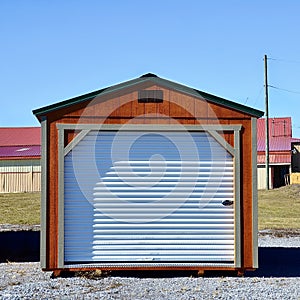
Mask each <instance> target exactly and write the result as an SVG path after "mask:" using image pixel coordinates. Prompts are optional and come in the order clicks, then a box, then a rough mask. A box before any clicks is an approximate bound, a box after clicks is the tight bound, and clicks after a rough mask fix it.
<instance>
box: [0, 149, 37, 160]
mask: <svg viewBox="0 0 300 300" xmlns="http://www.w3.org/2000/svg"><path fill="white" fill-rule="evenodd" d="M40 156H41V146H40V145H31V146H2V147H0V160H1V159H9V158H10V159H12V158H16V159H26V158H29V157H37V158H38V157H40Z"/></svg>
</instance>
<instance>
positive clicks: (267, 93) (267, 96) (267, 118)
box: [264, 55, 270, 190]
mask: <svg viewBox="0 0 300 300" xmlns="http://www.w3.org/2000/svg"><path fill="white" fill-rule="evenodd" d="M267 60H268V58H267V55H265V57H264V61H265V100H266V103H265V105H266V128H265V137H266V190H269V189H270V185H269V92H268V63H267Z"/></svg>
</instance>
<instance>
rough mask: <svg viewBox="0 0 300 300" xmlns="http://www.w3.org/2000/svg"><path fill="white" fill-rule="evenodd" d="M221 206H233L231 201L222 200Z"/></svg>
mask: <svg viewBox="0 0 300 300" xmlns="http://www.w3.org/2000/svg"><path fill="white" fill-rule="evenodd" d="M222 204H223V205H224V206H230V205H232V204H233V201H232V200H224V201H223V202H222Z"/></svg>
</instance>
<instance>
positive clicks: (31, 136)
mask: <svg viewBox="0 0 300 300" xmlns="http://www.w3.org/2000/svg"><path fill="white" fill-rule="evenodd" d="M27 145H32V146H33V145H41V128H40V127H2V128H0V147H3V146H27Z"/></svg>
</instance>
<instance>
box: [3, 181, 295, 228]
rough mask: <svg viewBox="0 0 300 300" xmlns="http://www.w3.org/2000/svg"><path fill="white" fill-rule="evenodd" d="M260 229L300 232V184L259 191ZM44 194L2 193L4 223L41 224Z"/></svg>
mask: <svg viewBox="0 0 300 300" xmlns="http://www.w3.org/2000/svg"><path fill="white" fill-rule="evenodd" d="M258 199H259V200H258V206H259V219H258V224H259V229H296V228H297V229H300V185H290V186H285V187H281V188H279V189H274V190H269V191H259V192H258ZM39 223H40V193H17V194H0V224H30V225H33V224H39Z"/></svg>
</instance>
